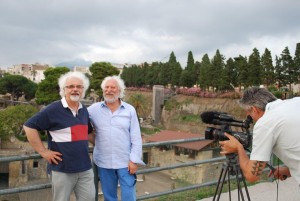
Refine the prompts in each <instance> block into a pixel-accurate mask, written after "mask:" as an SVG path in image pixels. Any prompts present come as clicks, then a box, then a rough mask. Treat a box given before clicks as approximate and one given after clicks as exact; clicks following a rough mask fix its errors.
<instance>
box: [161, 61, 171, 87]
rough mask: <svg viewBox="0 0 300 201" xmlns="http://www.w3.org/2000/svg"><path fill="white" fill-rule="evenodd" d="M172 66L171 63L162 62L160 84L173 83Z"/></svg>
mask: <svg viewBox="0 0 300 201" xmlns="http://www.w3.org/2000/svg"><path fill="white" fill-rule="evenodd" d="M171 71H172V66H170V65H169V63H161V64H160V73H159V75H158V76H159V84H161V85H164V86H166V85H167V84H171V80H172V73H171Z"/></svg>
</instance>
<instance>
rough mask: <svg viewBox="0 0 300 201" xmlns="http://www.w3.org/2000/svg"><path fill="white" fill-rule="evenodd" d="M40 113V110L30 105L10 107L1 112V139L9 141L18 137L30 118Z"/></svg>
mask: <svg viewBox="0 0 300 201" xmlns="http://www.w3.org/2000/svg"><path fill="white" fill-rule="evenodd" d="M37 112H38V109H37V108H35V107H34V106H32V105H29V104H26V105H25V104H23V105H16V106H9V107H7V108H5V109H4V110H0V138H1V139H2V140H7V139H9V137H11V136H17V135H18V134H20V133H21V131H22V126H23V124H24V123H25V121H27V119H28V118H30V117H31V116H33V115H34V114H35V113H37Z"/></svg>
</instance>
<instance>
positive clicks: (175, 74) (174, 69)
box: [168, 52, 182, 86]
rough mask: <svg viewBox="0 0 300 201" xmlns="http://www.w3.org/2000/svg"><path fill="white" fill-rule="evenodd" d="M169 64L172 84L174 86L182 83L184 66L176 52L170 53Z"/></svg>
mask: <svg viewBox="0 0 300 201" xmlns="http://www.w3.org/2000/svg"><path fill="white" fill-rule="evenodd" d="M168 65H169V66H170V69H171V72H170V73H171V84H172V86H179V85H180V75H181V72H182V68H181V65H180V63H179V62H177V60H176V56H175V54H174V52H172V53H171V54H170V58H169V61H168Z"/></svg>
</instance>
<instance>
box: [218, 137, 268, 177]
mask: <svg viewBox="0 0 300 201" xmlns="http://www.w3.org/2000/svg"><path fill="white" fill-rule="evenodd" d="M225 135H226V137H228V139H229V140H226V141H219V144H220V146H221V148H222V151H221V152H220V153H221V154H230V153H237V154H238V156H239V163H240V168H241V170H242V172H243V174H244V177H245V178H246V179H247V180H248V181H249V182H255V181H257V180H259V178H260V176H261V174H262V170H263V169H264V168H265V166H266V162H264V161H253V160H250V159H249V157H248V155H247V153H246V151H245V149H244V147H243V145H242V144H241V143H240V142H239V141H238V140H237V139H236V138H235V137H233V136H232V135H229V134H227V133H225Z"/></svg>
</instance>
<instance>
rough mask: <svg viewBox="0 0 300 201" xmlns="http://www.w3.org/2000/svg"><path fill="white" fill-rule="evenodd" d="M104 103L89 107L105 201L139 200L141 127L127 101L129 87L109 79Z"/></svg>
mask: <svg viewBox="0 0 300 201" xmlns="http://www.w3.org/2000/svg"><path fill="white" fill-rule="evenodd" d="M101 87H102V90H103V98H104V101H102V102H98V103H94V104H93V105H91V106H90V107H88V111H89V115H90V119H91V123H92V125H93V127H94V129H95V139H94V140H92V143H94V144H95V148H94V154H93V161H94V163H95V164H96V165H97V168H98V176H99V179H100V182H101V187H102V192H103V195H104V200H109V201H118V196H117V189H118V182H119V183H120V187H121V200H124V201H125V200H126V201H135V200H136V192H135V189H136V188H135V184H136V171H137V169H138V166H137V164H144V162H143V161H142V160H141V157H142V139H141V131H140V125H139V121H138V118H137V114H136V111H135V109H134V107H133V106H132V105H130V104H128V103H126V102H124V101H123V100H121V99H122V98H123V97H124V90H125V85H124V81H123V80H122V79H121V78H120V77H118V76H109V77H106V78H105V79H104V80H103V82H102V84H101Z"/></svg>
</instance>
